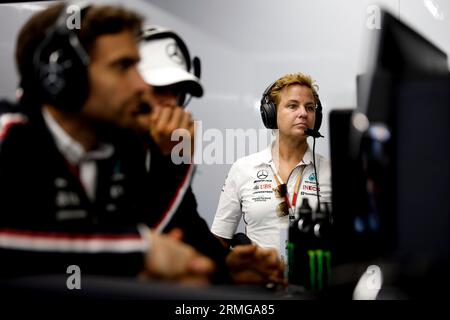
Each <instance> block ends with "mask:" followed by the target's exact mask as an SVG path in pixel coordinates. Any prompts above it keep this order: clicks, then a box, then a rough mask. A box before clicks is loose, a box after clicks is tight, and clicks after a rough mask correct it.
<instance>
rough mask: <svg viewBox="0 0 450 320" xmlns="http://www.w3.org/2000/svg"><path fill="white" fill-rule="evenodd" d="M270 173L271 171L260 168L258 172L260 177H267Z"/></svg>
mask: <svg viewBox="0 0 450 320" xmlns="http://www.w3.org/2000/svg"><path fill="white" fill-rule="evenodd" d="M268 175H269V173H268V172H267V171H266V170H259V171H258V173H257V174H256V176H257V177H258V179H265V178H267V176H268Z"/></svg>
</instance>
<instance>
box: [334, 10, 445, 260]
mask: <svg viewBox="0 0 450 320" xmlns="http://www.w3.org/2000/svg"><path fill="white" fill-rule="evenodd" d="M381 17H382V23H381V28H380V30H374V31H372V32H373V33H374V38H373V41H374V42H375V47H376V48H377V49H376V52H375V54H374V55H373V56H371V57H370V61H371V64H369V66H370V67H369V69H368V70H367V73H366V74H364V75H361V76H359V77H358V82H357V94H358V97H357V101H358V106H357V108H356V109H354V110H340V111H335V112H331V113H330V155H331V162H332V184H333V185H332V187H333V212H334V221H335V226H336V233H337V234H336V237H335V239H336V248H335V249H336V252H337V254H336V258H337V261H338V262H342V263H345V262H351V261H369V260H375V259H377V258H383V259H393V260H395V261H399V260H401V259H403V258H405V257H406V259H407V260H408V259H410V258H411V259H412V260H415V259H419V258H420V257H425V260H426V261H431V260H434V259H435V258H436V259H437V260H442V259H441V258H443V261H447V262H448V251H449V250H448V248H449V218H448V215H449V213H450V210H449V204H448V203H449V201H448V199H446V197H447V195H448V189H449V181H450V177H449V173H448V172H449V170H448V163H450V159H449V152H448V142H449V141H448V140H449V126H448V109H449V108H450V94H449V92H450V76H449V70H448V62H447V55H446V54H445V53H444V52H443V51H442V50H441V49H439V48H438V47H437V46H435V45H434V44H432V43H431V42H430V41H429V40H427V39H426V38H424V37H423V36H422V35H420V34H419V33H418V32H416V31H415V30H414V29H412V28H411V27H409V26H407V25H406V24H405V23H403V22H401V21H399V20H398V19H397V18H395V17H394V16H393V15H391V14H390V13H388V12H387V11H383V12H382V15H381ZM436 144H437V145H438V146H440V149H439V150H436V148H435V147H434V146H435V145H436ZM426 171H430V172H432V173H433V174H432V175H428V174H427V173H426ZM445 194H447V195H445ZM411 204H414V205H411ZM428 210H433V212H432V213H429V212H428ZM412 260H408V261H412Z"/></svg>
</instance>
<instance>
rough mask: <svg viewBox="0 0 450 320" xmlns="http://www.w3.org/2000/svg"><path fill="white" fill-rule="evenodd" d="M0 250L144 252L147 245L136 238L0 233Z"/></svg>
mask: <svg viewBox="0 0 450 320" xmlns="http://www.w3.org/2000/svg"><path fill="white" fill-rule="evenodd" d="M0 248H2V249H16V250H27V251H47V252H51V251H55V252H66V253H70V252H74V253H83V252H85V253H102V252H104V253H127V252H144V251H146V250H147V248H148V244H147V243H146V242H144V241H143V239H142V238H140V237H139V236H138V237H126V238H125V237H124V238H100V237H98V238H76V237H74V238H68V237H60V238H58V237H52V236H44V235H30V234H21V233H13V232H2V231H0Z"/></svg>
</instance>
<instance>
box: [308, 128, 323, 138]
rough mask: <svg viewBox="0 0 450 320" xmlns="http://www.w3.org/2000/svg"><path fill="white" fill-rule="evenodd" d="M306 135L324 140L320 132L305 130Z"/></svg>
mask: <svg viewBox="0 0 450 320" xmlns="http://www.w3.org/2000/svg"><path fill="white" fill-rule="evenodd" d="M305 134H306V135H307V136H310V137H313V138H323V135H321V134H320V132H319V131H317V130H314V129H310V128H307V129H305Z"/></svg>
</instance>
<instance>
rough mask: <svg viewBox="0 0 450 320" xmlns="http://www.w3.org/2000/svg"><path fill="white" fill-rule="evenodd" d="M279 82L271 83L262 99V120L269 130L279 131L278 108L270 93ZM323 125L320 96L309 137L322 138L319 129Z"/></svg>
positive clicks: (308, 133)
mask: <svg viewBox="0 0 450 320" xmlns="http://www.w3.org/2000/svg"><path fill="white" fill-rule="evenodd" d="M276 82H277V81H275V82H273V83H271V84H270V85H269V86H268V87H267V88H266V90H264V93H263V95H262V98H261V105H260V112H261V118H262V121H263V123H264V126H265V127H266V128H267V129H277V128H278V126H277V108H276V105H275V102H273V101H272V100H271V99H270V92H271V91H272V88H273V87H274V86H275V83H276ZM321 124H322V103H321V102H320V99H319V96H317V109H316V120H315V122H314V129H313V130H309V132H307V133H306V134H307V135H310V136H313V137H316V138H317V137H320V136H321V135H320V133H319V129H320V126H321Z"/></svg>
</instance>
